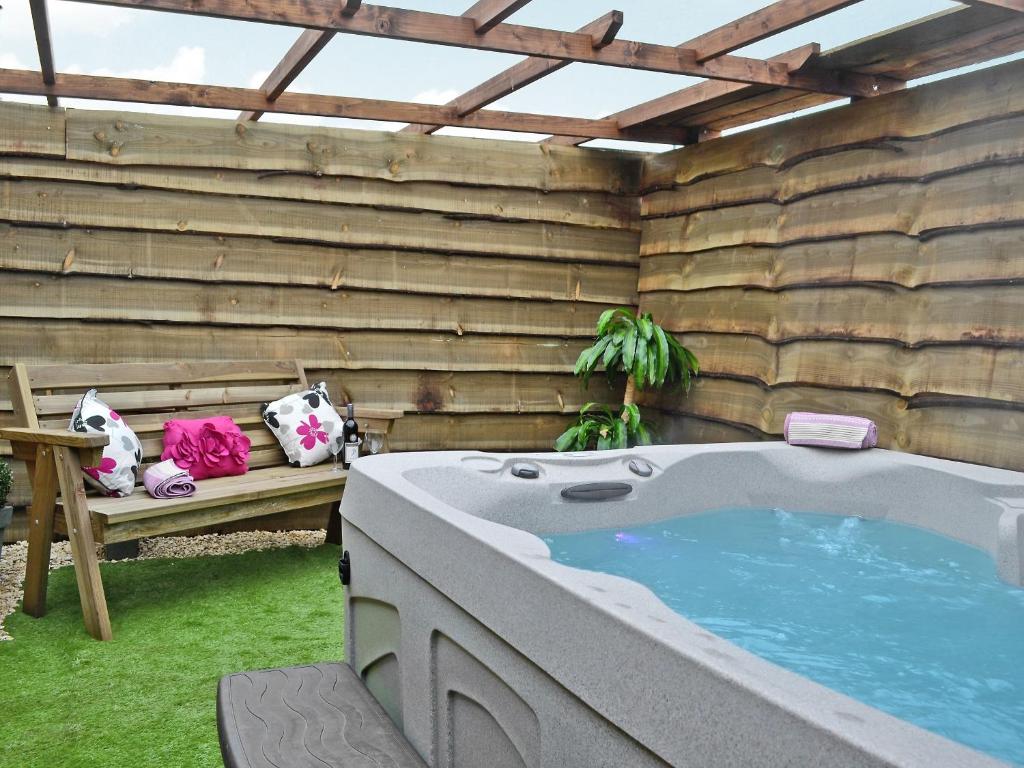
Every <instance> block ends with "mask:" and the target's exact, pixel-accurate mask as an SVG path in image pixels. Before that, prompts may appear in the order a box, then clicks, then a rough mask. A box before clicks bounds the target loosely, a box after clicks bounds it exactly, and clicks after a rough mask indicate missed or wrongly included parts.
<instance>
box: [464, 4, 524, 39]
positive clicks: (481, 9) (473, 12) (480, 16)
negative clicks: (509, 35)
mask: <svg viewBox="0 0 1024 768" xmlns="http://www.w3.org/2000/svg"><path fill="white" fill-rule="evenodd" d="M529 2H530V0H477V2H475V3H473V7H472V8H470V9H469V10H468V11H466V12H465V13H464V14H462V15H463V16H465V17H467V18H470V19H472V20H473V23H474V24H475V25H476V33H477V34H478V35H482V34H484V33H486V32H489V31H491V30H492V29H493V28H494V27H496V26H497V25H498V24H501V22H503V21H504V20H505V19H507V18H508V17H509V16H511V15H512V14H513V13H515V12H516V11H518V10H519V9H520V8H522V7H523V6H525V5H526V4H527V3H529Z"/></svg>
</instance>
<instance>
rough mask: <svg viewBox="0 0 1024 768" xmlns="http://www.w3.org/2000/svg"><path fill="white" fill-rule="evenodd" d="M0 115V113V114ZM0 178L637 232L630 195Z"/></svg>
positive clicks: (148, 172)
mask: <svg viewBox="0 0 1024 768" xmlns="http://www.w3.org/2000/svg"><path fill="white" fill-rule="evenodd" d="M0 114H2V110H0ZM0 176H4V177H9V178H13V179H48V180H51V181H68V182H87V183H91V184H113V185H119V186H125V187H131V188H145V189H160V190H171V191H177V192H202V193H209V194H216V195H241V196H244V197H260V198H275V199H281V200H304V201H308V202H317V203H337V204H345V205H363V206H370V207H377V208H388V209H391V208H393V209H409V210H410V211H414V212H415V211H434V212H438V213H450V214H457V215H460V216H467V217H473V216H477V217H482V218H487V219H495V220H503V219H510V220H524V221H548V222H553V223H556V224H576V225H579V226H588V227H608V228H612V229H638V228H639V220H638V218H639V211H638V209H639V202H638V200H637V198H636V197H634V196H624V195H612V194H610V193H608V192H598V191H594V192H589V193H587V194H580V193H579V192H575V191H573V192H545V191H541V190H536V189H523V188H517V187H500V186H492V187H483V186H467V185H462V186H458V185H454V184H445V183H441V182H431V181H407V182H403V183H396V182H394V181H390V180H382V179H367V178H353V177H351V176H325V175H322V174H321V175H317V174H314V173H309V172H299V171H295V172H288V171H284V172H272V173H266V172H260V171H247V170H231V169H226V168H217V169H207V168H176V167H156V166H137V165H136V166H112V165H106V164H100V163H78V162H69V161H67V160H63V159H61V160H48V159H42V158H26V157H2V156H0Z"/></svg>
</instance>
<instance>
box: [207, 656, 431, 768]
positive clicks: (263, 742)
mask: <svg viewBox="0 0 1024 768" xmlns="http://www.w3.org/2000/svg"><path fill="white" fill-rule="evenodd" d="M217 730H218V732H219V733H220V750H221V756H222V757H223V759H224V765H225V768H382V767H383V766H388V768H426V764H425V763H424V762H423V760H422V759H421V758H420V756H419V755H418V754H417V753H416V750H414V749H413V748H412V746H411V745H410V744H409V742H408V741H406V740H405V737H404V736H403V735H402V733H401V731H399V730H398V728H397V727H396V726H395V724H394V723H393V722H392V721H391V720H390V718H388V716H387V713H385V712H384V709H383V708H382V707H381V705H380V704H379V703H378V702H377V700H376V699H375V698H374V697H373V694H371V693H370V692H369V691H368V690H367V689H366V686H365V685H363V681H362V680H361V679H360V678H359V676H358V675H357V674H356V673H355V672H353V671H352V669H351V668H350V667H349V666H348V665H347V664H334V663H322V664H306V665H303V666H298V667H285V668H283V669H264V670H260V671H258V672H237V673H235V674H233V675H225V676H224V677H222V678H221V680H220V684H219V686H218V687H217Z"/></svg>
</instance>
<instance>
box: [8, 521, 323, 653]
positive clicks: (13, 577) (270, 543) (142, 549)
mask: <svg viewBox="0 0 1024 768" xmlns="http://www.w3.org/2000/svg"><path fill="white" fill-rule="evenodd" d="M324 535H325V534H324V531H323V530H319V531H241V532H239V533H225V534H209V535H205V536H160V537H157V538H153V539H143V540H142V541H141V542H140V544H139V557H138V559H139V560H155V559H158V558H176V559H180V558H188V557H206V556H215V555H237V554H240V553H242V552H249V551H252V550H260V549H280V548H281V547H319V546H320V545H321V544H323V543H324ZM102 549H103V548H102V547H98V550H99V553H100V559H103V557H102ZM27 555H28V544H27V543H26V542H24V541H19V542H15V543H14V544H4V551H3V557H2V558H0V641H4V640H11V639H13V638H11V636H10V635H9V634H7V632H6V631H5V629H4V620H5V619H6V618H7V617H8V616H10V615H11V614H12V613H14V611H15V609H16V608H17V607H18V603H20V602H21V596H22V584H23V583H24V581H25V558H26V556H27ZM68 565H71V545H70V544H69V543H68V542H66V541H61V542H57V543H55V544H54V545H53V549H52V550H51V551H50V570H51V571H52V570H55V569H57V568H63V567H65V566H68Z"/></svg>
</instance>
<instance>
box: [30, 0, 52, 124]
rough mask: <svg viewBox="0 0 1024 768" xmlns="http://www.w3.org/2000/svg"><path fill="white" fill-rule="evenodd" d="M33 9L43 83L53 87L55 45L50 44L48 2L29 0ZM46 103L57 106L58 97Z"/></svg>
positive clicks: (33, 22) (33, 24) (48, 99)
mask: <svg viewBox="0 0 1024 768" xmlns="http://www.w3.org/2000/svg"><path fill="white" fill-rule="evenodd" d="M29 7H30V8H31V9H32V26H33V27H35V32H36V49H37V50H38V51H39V68H40V70H41V71H42V73H43V82H45V83H47V84H48V85H53V79H54V75H55V74H56V72H55V71H54V68H53V45H52V43H51V42H50V19H49V17H48V16H47V13H46V0H29ZM46 103H47V104H49V105H50V106H51V107H56V106H57V97H56V96H47V97H46Z"/></svg>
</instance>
